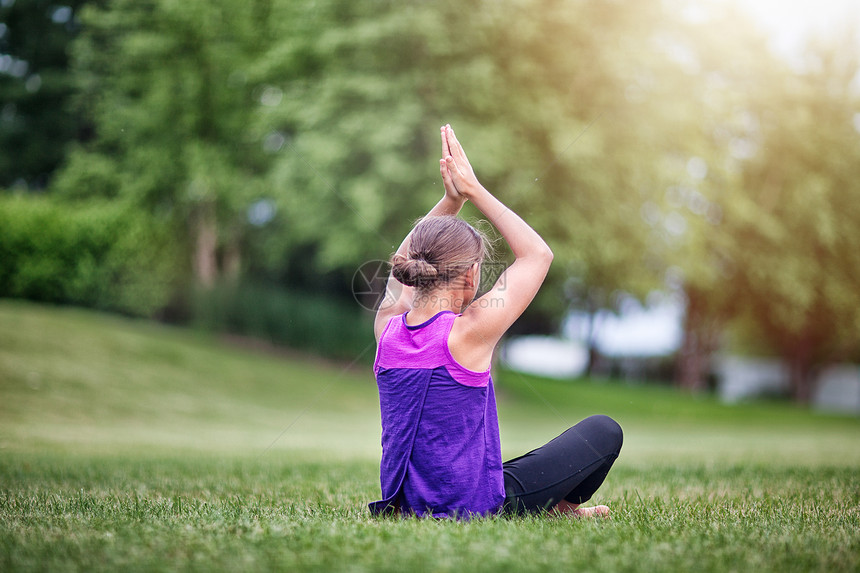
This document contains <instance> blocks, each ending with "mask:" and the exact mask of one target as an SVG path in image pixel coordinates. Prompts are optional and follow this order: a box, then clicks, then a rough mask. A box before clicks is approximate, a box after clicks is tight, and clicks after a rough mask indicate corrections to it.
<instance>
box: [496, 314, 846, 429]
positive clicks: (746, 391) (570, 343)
mask: <svg viewBox="0 0 860 573" xmlns="http://www.w3.org/2000/svg"><path fill="white" fill-rule="evenodd" d="M683 316H684V308H683V305H682V304H681V303H680V302H678V301H677V299H675V298H672V297H665V298H661V299H658V300H655V302H654V304H652V305H650V306H648V307H643V306H642V305H641V304H639V303H638V302H637V301H636V300H634V299H632V298H628V299H625V300H624V301H623V302H622V304H621V308H620V312H619V313H618V314H617V315H616V314H613V313H611V312H608V311H601V312H599V313H598V314H597V316H596V317H595V328H596V330H595V343H596V346H597V349H598V351H599V352H600V353H601V354H602V355H603V356H606V357H609V358H613V359H629V360H632V361H634V362H635V361H636V360H639V361H641V360H645V359H650V358H655V357H661V356H670V355H672V354H673V353H675V352H676V351H677V350H678V349H679V348H680V346H681V340H682V336H683V328H682V324H683V322H682V321H683ZM588 321H589V318H588V316H587V315H585V314H583V313H571V314H570V315H568V317H567V318H566V319H565V321H564V325H563V327H562V332H563V336H560V337H555V336H520V337H516V338H514V339H512V340H510V341H508V342H507V343H506V344H505V347H504V349H503V351H502V362H503V364H504V365H505V366H506V367H508V368H513V369H514V370H519V371H521V372H527V373H530V374H536V375H539V376H547V377H550V378H560V379H567V378H575V377H577V376H581V375H582V374H583V373H584V372H585V368H586V365H587V363H588V345H587V344H586V340H587V337H588V332H589V322H588ZM714 374H715V375H716V377H717V388H716V389H717V394H718V395H719V397H720V399H721V400H723V401H724V402H729V403H732V402H738V401H741V400H747V399H751V398H758V397H763V396H780V395H788V393H789V382H788V380H789V378H788V370H787V368H786V366H785V365H784V364H783V363H782V361H780V360H777V359H773V358H747V357H740V356H731V355H724V356H717V357H716V358H715V360H714ZM812 401H813V407H814V408H816V409H819V410H825V411H832V412H846V413H855V414H860V366H858V365H853V364H841V365H834V366H831V367H829V368H826V369H825V370H823V371H822V372H821V373H820V375H819V379H818V384H817V385H816V389H815V392H814V394H813V400H812Z"/></svg>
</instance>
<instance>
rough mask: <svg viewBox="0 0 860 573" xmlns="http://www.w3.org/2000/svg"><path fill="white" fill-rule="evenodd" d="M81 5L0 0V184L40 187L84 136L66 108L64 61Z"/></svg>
mask: <svg viewBox="0 0 860 573" xmlns="http://www.w3.org/2000/svg"><path fill="white" fill-rule="evenodd" d="M85 3H86V2H85V1H84V0H69V1H65V2H62V3H56V2H50V1H48V0H18V1H17V2H14V1H6V2H2V3H0V188H9V187H13V186H14V187H16V188H22V187H23V188H30V189H43V188H44V187H45V186H46V185H47V184H48V182H49V180H50V178H51V175H52V174H53V172H54V170H55V169H57V167H58V166H59V165H60V163H61V162H62V161H63V158H64V156H65V150H66V146H67V145H68V144H69V142H70V141H72V140H74V139H76V138H78V137H85V136H86V133H85V131H86V125H85V124H84V123H82V122H80V121H79V119H78V117H77V116H76V115H75V114H73V113H72V112H71V109H70V99H71V97H72V94H73V88H74V85H73V79H72V75H71V73H70V72H69V61H68V47H69V44H70V42H71V41H72V39H73V38H74V37H75V36H76V35H77V34H78V31H79V30H80V25H79V21H78V12H79V10H80V9H81V7H82V6H83V5H84V4H85Z"/></svg>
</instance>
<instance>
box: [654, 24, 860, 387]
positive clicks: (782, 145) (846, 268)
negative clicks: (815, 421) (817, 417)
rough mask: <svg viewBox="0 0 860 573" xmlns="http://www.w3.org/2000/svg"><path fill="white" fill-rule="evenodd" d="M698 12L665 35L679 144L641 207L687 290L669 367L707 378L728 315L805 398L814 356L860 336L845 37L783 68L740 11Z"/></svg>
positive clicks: (695, 382)
mask: <svg viewBox="0 0 860 573" xmlns="http://www.w3.org/2000/svg"><path fill="white" fill-rule="evenodd" d="M700 16H702V15H701V14H700ZM703 16H704V17H702V18H701V19H699V20H696V21H689V22H687V23H686V24H685V25H684V26H681V27H678V28H677V29H676V30H675V33H674V34H673V35H672V36H670V37H667V38H666V39H665V45H666V46H667V47H668V49H669V52H668V53H669V55H670V56H673V57H674V59H676V60H677V61H678V62H679V63H680V64H682V67H683V69H685V70H686V71H685V75H682V76H678V75H675V76H674V77H676V78H678V80H679V81H680V83H679V84H678V90H677V91H678V92H679V93H683V94H684V96H683V97H681V98H677V97H675V98H670V101H672V102H673V108H674V109H675V113H677V114H678V117H679V119H681V120H682V121H680V122H679V123H678V125H679V126H680V127H681V128H682V130H683V131H682V132H679V133H678V134H677V135H678V137H679V140H681V141H683V147H682V149H683V154H681V155H679V156H678V157H676V158H674V159H673V160H672V161H674V163H675V170H676V172H677V180H676V182H675V184H673V185H672V186H670V187H668V188H667V189H666V193H665V196H664V197H663V200H662V201H661V202H660V203H659V204H658V205H654V206H652V207H651V209H652V210H653V213H651V215H650V219H651V220H652V221H653V222H654V224H655V226H659V225H661V224H662V226H663V228H664V229H665V230H667V231H668V234H667V235H664V238H666V239H669V240H668V241H657V242H655V243H654V244H657V245H661V248H663V249H664V250H665V252H666V253H667V260H668V261H669V263H670V264H671V265H673V266H674V267H675V268H677V273H678V276H679V278H680V281H679V284H682V285H683V290H684V294H685V297H686V301H687V315H686V321H685V338H684V343H683V346H682V348H681V351H680V353H679V364H678V371H677V374H678V381H679V384H680V385H681V386H682V387H685V388H689V389H702V388H704V386H705V379H706V375H707V373H708V369H709V361H710V355H711V354H712V353H713V352H714V351H715V350H717V349H718V348H719V347H720V342H721V340H720V339H721V334H722V333H723V332H724V330H725V328H726V326H727V325H728V324H729V323H732V324H734V325H736V327H738V328H743V329H746V330H750V331H751V332H750V334H751V335H752V334H754V335H757V336H758V337H760V339H761V340H762V341H763V344H760V345H759V349H760V348H761V347H770V348H771V349H773V350H774V351H776V352H778V353H780V354H781V355H782V356H783V358H784V359H785V360H786V363H787V364H788V365H789V366H790V372H791V382H792V391H793V394H794V397H795V398H796V399H797V400H799V401H803V402H805V401H808V400H809V399H810V397H811V392H812V388H813V382H814V373H815V372H814V371H815V367H816V366H817V365H820V364H822V363H825V362H828V361H831V360H834V359H838V358H844V357H846V356H849V355H850V354H851V353H852V352H855V353H856V352H857V348H858V342H860V340H858V334H857V333H858V332H860V330H858V325H860V322H858V321H860V314H858V309H860V305H858V304H857V303H858V298H857V294H856V288H857V285H858V284H860V275H858V269H860V264H858V263H860V261H858V256H860V242H858V241H860V233H858V230H857V225H856V222H857V221H858V220H860V218H858V215H860V213H858V211H857V201H856V197H857V191H856V185H857V184H856V182H855V181H854V180H853V178H852V175H853V171H856V169H855V168H854V167H853V166H856V165H857V164H858V163H857V159H858V153H860V134H858V131H857V124H858V123H860V122H858V121H857V119H856V117H857V116H856V113H857V110H858V93H857V90H856V86H855V85H854V84H853V81H854V78H855V77H856V74H857V72H858V69H860V68H858V61H857V50H856V48H855V45H856V44H855V41H854V39H853V38H851V37H850V36H845V37H839V36H834V38H832V39H831V40H830V45H829V46H823V45H819V46H817V47H816V46H810V51H809V52H808V61H807V62H806V63H805V65H804V67H803V69H797V68H795V69H792V68H790V67H789V65H788V64H787V63H786V62H783V61H781V60H779V59H777V58H776V57H774V56H773V55H772V54H770V53H769V52H768V49H767V45H766V38H765V37H764V36H763V35H762V34H761V33H760V32H758V31H756V30H755V28H754V27H752V26H751V25H750V23H749V22H748V21H745V19H744V17H743V16H742V15H741V14H740V13H738V12H735V11H732V10H730V9H726V8H723V9H718V10H716V11H715V12H713V13H711V14H705V15H703ZM727 30H730V31H731V33H730V35H728V36H727V35H726V31H727ZM837 39H841V40H842V41H841V43H838V44H837V43H835V42H836V40H837ZM662 77H663V79H664V81H665V80H667V79H670V78H672V77H673V76H672V75H671V74H663V75H662ZM658 123H659V124H661V125H663V126H666V125H670V123H669V122H667V121H666V118H658ZM670 159H671V158H670ZM673 235H674V237H673Z"/></svg>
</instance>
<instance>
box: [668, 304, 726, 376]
mask: <svg viewBox="0 0 860 573" xmlns="http://www.w3.org/2000/svg"><path fill="white" fill-rule="evenodd" d="M706 309H707V306H706V305H705V303H704V300H703V299H702V298H701V295H699V294H697V293H688V294H687V312H686V314H685V316H684V339H683V341H682V342H681V348H680V350H679V351H678V361H677V365H676V369H675V384H676V385H677V386H678V387H680V388H683V389H685V390H689V391H691V392H701V391H704V390H707V389H708V373H709V370H710V364H711V356H712V355H713V353H714V352H715V351H716V350H717V347H718V345H719V334H720V330H719V327H718V322H717V320H716V319H715V318H714V317H711V316H708V313H707V310H706Z"/></svg>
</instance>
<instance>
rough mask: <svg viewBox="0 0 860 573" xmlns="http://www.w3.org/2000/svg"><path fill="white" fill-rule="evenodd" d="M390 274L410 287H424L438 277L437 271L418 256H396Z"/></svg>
mask: <svg viewBox="0 0 860 573" xmlns="http://www.w3.org/2000/svg"><path fill="white" fill-rule="evenodd" d="M391 274H393V275H394V278H396V279H397V280H398V281H400V282H401V283H403V284H405V285H406V286H411V287H425V286H429V285H431V284H433V283H434V282H436V280H437V279H438V278H439V271H438V269H436V267H434V266H433V265H431V264H430V263H429V262H427V261H426V260H425V259H420V258H406V257H397V260H395V261H394V264H393V266H392V267H391Z"/></svg>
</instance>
